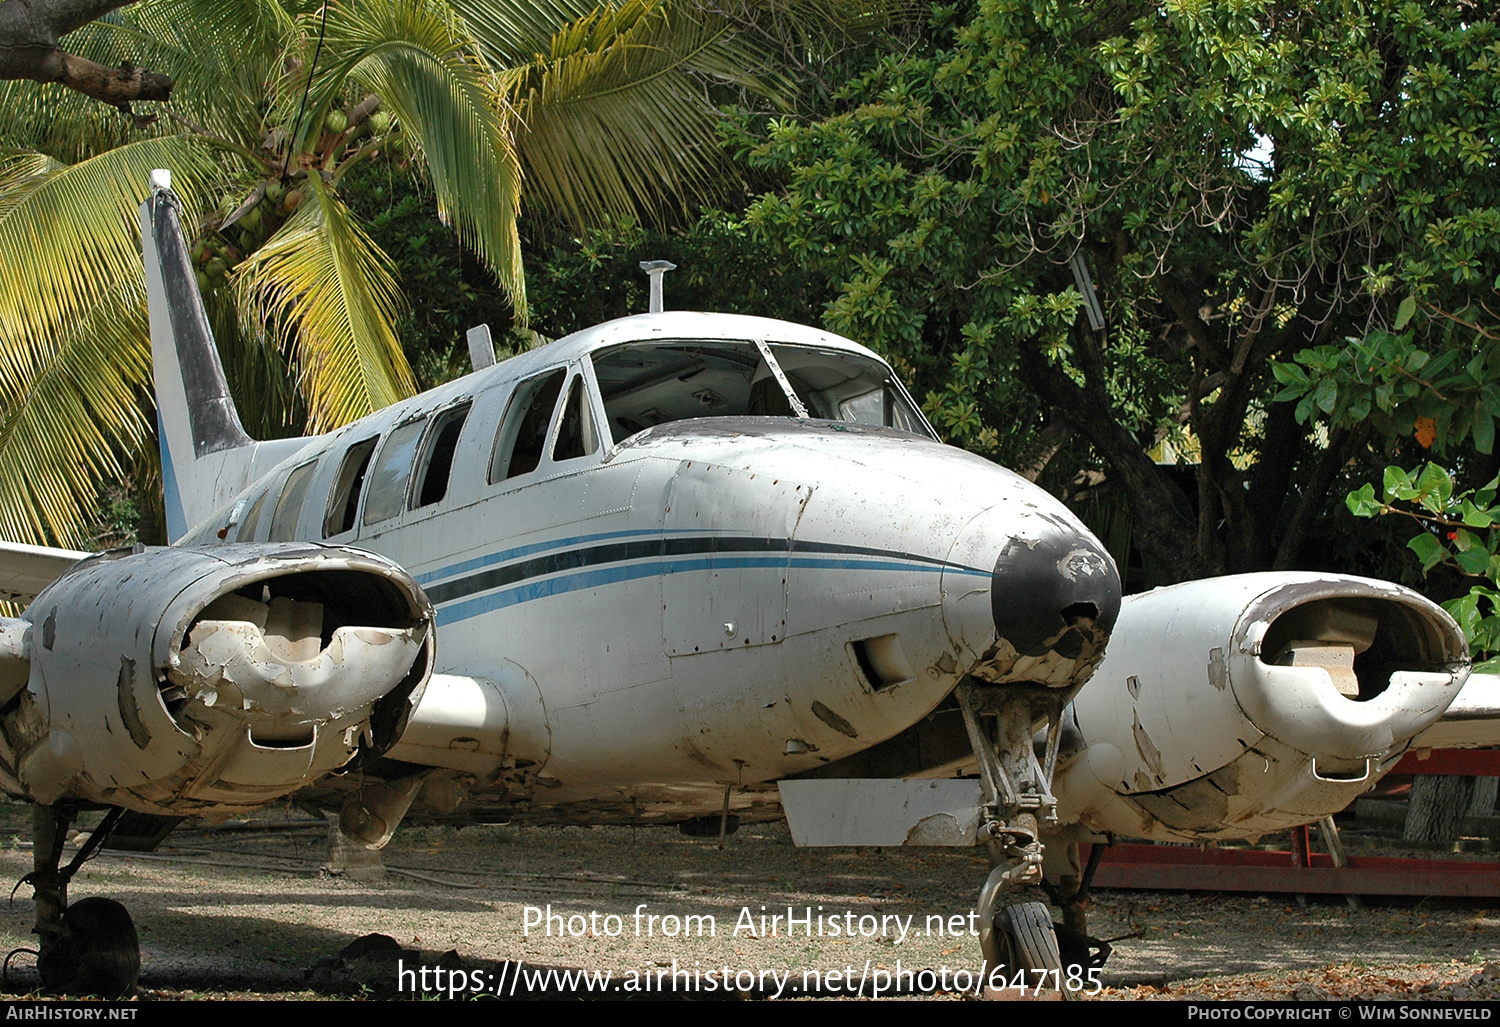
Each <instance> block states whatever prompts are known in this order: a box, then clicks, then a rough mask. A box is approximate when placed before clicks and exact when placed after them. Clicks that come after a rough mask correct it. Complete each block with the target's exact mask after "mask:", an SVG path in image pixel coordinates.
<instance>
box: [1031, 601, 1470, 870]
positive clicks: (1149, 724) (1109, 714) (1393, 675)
mask: <svg viewBox="0 0 1500 1027" xmlns="http://www.w3.org/2000/svg"><path fill="white" fill-rule="evenodd" d="M1468 670H1469V658H1468V646H1467V643H1466V642H1465V640H1464V637H1463V633H1462V632H1461V631H1460V630H1459V628H1458V625H1457V624H1455V623H1454V621H1453V619H1452V618H1451V617H1449V616H1448V615H1447V613H1445V612H1444V611H1443V610H1442V608H1441V607H1439V606H1437V605H1435V604H1434V603H1432V602H1430V601H1428V600H1427V599H1425V598H1423V597H1422V596H1420V595H1418V594H1417V593H1415V592H1412V591H1410V590H1408V589H1405V588H1402V587H1400V586H1399V585H1392V584H1389V583H1387V582H1379V581H1370V580H1367V579H1363V578H1350V577H1344V576H1338V575H1326V574H1246V575H1238V576H1232V577H1225V578H1214V579H1210V580H1205V581H1195V582H1189V583H1186V584H1182V585H1174V586H1171V587H1169V588H1160V589H1156V590H1155V591H1153V592H1149V593H1146V594H1144V595H1137V596H1129V597H1126V599H1125V601H1124V603H1123V605H1122V606H1121V609H1120V617H1119V621H1118V622H1117V624H1116V626H1115V631H1114V634H1113V636H1112V638H1111V639H1110V643H1109V649H1108V651H1107V652H1106V654H1105V657H1104V662H1103V663H1102V664H1101V666H1100V668H1099V670H1098V671H1097V672H1096V673H1095V674H1094V677H1093V678H1092V679H1091V680H1090V681H1089V682H1088V684H1087V685H1085V686H1084V688H1083V690H1082V691H1081V692H1080V693H1079V694H1078V697H1077V698H1076V699H1075V700H1074V704H1073V708H1072V717H1071V723H1070V724H1069V727H1070V728H1071V729H1072V730H1071V731H1070V734H1071V735H1072V743H1071V744H1070V745H1069V747H1068V750H1067V751H1065V753H1064V755H1065V757H1067V759H1066V762H1064V763H1062V764H1061V765H1060V766H1059V769H1058V772H1057V776H1056V778H1055V780H1054V784H1053V791H1054V793H1055V794H1056V795H1057V797H1058V813H1059V816H1060V819H1061V820H1062V822H1063V823H1064V824H1069V823H1077V824H1081V825H1082V826H1083V827H1084V828H1085V829H1086V830H1088V831H1092V832H1096V833H1100V834H1104V833H1109V834H1117V835H1125V836H1131V837H1143V838H1153V839H1167V840H1181V841H1207V840H1211V839H1236V838H1254V837H1257V836H1259V835H1260V834H1262V833H1264V832H1267V831H1273V830H1279V829H1283V828H1287V827H1292V826H1295V825H1298V824H1304V823H1308V822H1309V821H1313V820H1317V819H1319V818H1320V817H1323V816H1327V815H1328V814H1330V813H1332V812H1336V811H1338V810H1340V809H1343V808H1344V807H1345V806H1347V805H1348V804H1349V803H1350V802H1352V801H1354V799H1355V797H1356V796H1358V795H1359V794H1361V793H1362V792H1364V791H1366V790H1367V789H1368V788H1370V787H1371V786H1372V785H1373V784H1374V783H1375V782H1376V781H1377V780H1379V778H1380V777H1381V775H1383V774H1384V773H1385V772H1386V771H1387V770H1388V769H1390V767H1392V766H1394V764H1395V762H1396V761H1397V760H1398V759H1399V758H1400V756H1401V754H1402V753H1403V752H1404V751H1405V749H1406V747H1407V745H1408V743H1409V742H1410V741H1411V739H1412V738H1413V737H1414V736H1415V735H1416V734H1417V733H1418V732H1420V731H1422V730H1423V729H1424V728H1426V727H1428V726H1429V725H1430V724H1432V723H1433V722H1434V721H1435V720H1437V718H1438V717H1439V716H1441V715H1442V713H1443V711H1444V710H1446V709H1447V707H1448V704H1449V703H1451V702H1452V701H1453V698H1454V697H1455V696H1456V695H1457V694H1458V691H1459V689H1460V687H1462V685H1463V683H1464V680H1465V678H1466V677H1467V676H1468ZM1070 753H1071V755H1070Z"/></svg>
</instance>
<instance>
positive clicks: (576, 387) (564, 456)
mask: <svg viewBox="0 0 1500 1027" xmlns="http://www.w3.org/2000/svg"><path fill="white" fill-rule="evenodd" d="M598 448H599V437H598V435H597V434H596V433H595V431H594V411H593V407H592V405H591V404H590V403H589V401H588V392H587V390H586V389H585V388H584V383H583V375H581V374H575V375H574V376H573V386H572V388H570V389H569V390H568V403H567V406H565V407H564V408H563V417H562V424H560V425H559V426H558V429H557V441H556V442H555V443H553V445H552V459H553V460H573V459H576V458H577V457H580V456H588V455H589V454H590V453H592V452H593V451H594V450H596V449H598Z"/></svg>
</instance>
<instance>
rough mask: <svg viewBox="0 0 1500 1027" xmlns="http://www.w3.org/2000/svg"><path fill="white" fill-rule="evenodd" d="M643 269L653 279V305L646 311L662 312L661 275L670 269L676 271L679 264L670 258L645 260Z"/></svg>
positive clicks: (652, 312) (651, 312) (642, 265)
mask: <svg viewBox="0 0 1500 1027" xmlns="http://www.w3.org/2000/svg"><path fill="white" fill-rule="evenodd" d="M641 270H642V271H644V272H646V275H647V277H649V278H650V279H651V305H650V307H648V308H647V311H646V312H647V313H649V314H660V313H661V312H662V302H661V276H662V275H664V274H666V273H667V272H668V271H676V270H677V265H676V264H674V263H672V262H671V261H670V260H643V261H641Z"/></svg>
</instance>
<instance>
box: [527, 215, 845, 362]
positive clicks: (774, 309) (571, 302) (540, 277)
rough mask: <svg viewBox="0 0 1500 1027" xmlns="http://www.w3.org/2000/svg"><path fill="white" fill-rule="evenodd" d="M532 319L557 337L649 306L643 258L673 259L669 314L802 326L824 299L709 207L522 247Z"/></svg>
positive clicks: (733, 220)
mask: <svg viewBox="0 0 1500 1027" xmlns="http://www.w3.org/2000/svg"><path fill="white" fill-rule="evenodd" d="M528 253H529V254H534V255H533V256H531V258H530V259H531V267H532V271H531V278H530V282H531V290H532V315H533V320H532V323H533V325H534V326H535V327H536V328H537V329H538V330H539V331H540V332H541V333H542V334H544V335H545V336H547V337H550V338H557V337H560V336H563V335H566V334H568V333H569V332H575V331H578V330H579V329H581V328H587V327H589V326H590V325H594V324H599V323H601V322H604V321H608V320H611V319H613V318H617V317H624V316H626V315H627V314H639V313H641V312H642V311H644V310H645V309H646V305H647V299H648V282H647V279H646V276H645V275H644V274H643V273H642V272H641V269H640V262H641V261H643V260H668V261H671V262H672V263H674V264H676V265H677V270H675V271H672V272H669V273H668V274H667V276H666V278H665V280H664V282H663V293H664V300H665V305H666V307H667V308H668V309H669V310H712V311H722V312H725V313H735V314H754V315H758V316H761V317H776V318H782V319H785V320H790V321H798V322H803V323H806V322H807V321H809V320H813V319H814V317H815V313H814V312H815V310H816V309H817V308H819V307H820V306H821V305H822V302H823V301H824V299H825V296H824V294H823V293H822V292H820V291H819V283H818V282H817V281H816V280H815V279H813V278H812V277H811V276H809V275H807V274H806V273H805V272H803V271H801V270H800V269H799V268H797V267H796V266H795V265H792V264H790V263H789V262H788V261H786V260H785V259H784V258H782V257H781V256H780V255H779V254H777V253H776V252H775V250H774V249H773V248H770V247H767V246H763V245H759V244H757V243H756V242H755V241H754V240H753V239H751V238H750V236H749V232H748V230H747V229H746V227H745V225H744V223H743V221H742V220H740V219H739V218H737V217H736V216H734V215H732V214H729V213H726V212H724V211H710V212H708V213H706V214H704V215H702V217H700V218H699V220H698V221H697V222H696V223H694V224H693V225H692V226H690V227H689V228H686V229H683V230H678V231H665V230H661V229H654V228H649V227H646V226H643V225H641V224H638V223H636V222H626V223H624V224H618V225H610V226H605V227H600V228H596V229H592V230H589V231H585V232H582V233H579V234H576V235H567V234H561V233H559V234H558V235H557V236H556V237H554V238H551V239H548V240H546V241H545V242H544V243H541V244H533V247H532V248H531V249H529V250H528Z"/></svg>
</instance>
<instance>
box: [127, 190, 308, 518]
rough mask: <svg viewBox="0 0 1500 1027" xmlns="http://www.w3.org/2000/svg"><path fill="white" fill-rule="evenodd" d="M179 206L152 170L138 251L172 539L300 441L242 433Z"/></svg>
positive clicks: (164, 489)
mask: <svg viewBox="0 0 1500 1027" xmlns="http://www.w3.org/2000/svg"><path fill="white" fill-rule="evenodd" d="M181 210H182V203H181V201H180V200H178V198H177V196H176V194H174V193H173V192H172V189H171V177H170V175H169V174H168V173H167V172H165V171H156V172H153V173H152V176H151V195H150V196H148V197H147V198H146V202H145V203H142V204H141V253H142V256H143V258H144V259H145V264H146V303H147V308H148V309H149V311H150V314H151V360H152V364H153V369H154V375H155V379H156V427H157V437H158V438H159V439H160V442H161V470H162V486H163V491H164V493H165V497H164V498H165V501H166V502H165V505H166V511H167V535H168V539H169V541H172V542H175V541H177V540H178V539H179V538H181V537H182V536H183V535H184V534H186V532H187V530H188V529H189V528H191V527H192V526H193V525H194V524H196V523H197V522H198V521H200V520H202V519H203V518H204V517H206V516H207V515H208V514H209V513H210V512H212V511H213V510H214V508H215V507H216V506H218V505H219V503H221V502H223V500H224V499H225V498H226V496H229V495H233V494H234V493H236V492H238V491H239V490H240V489H243V488H244V487H245V486H246V485H248V484H249V483H250V481H251V480H253V479H252V475H253V474H254V475H258V474H259V473H263V472H264V471H265V469H266V468H267V467H268V466H269V465H270V464H271V463H274V462H275V461H276V460H279V459H281V458H282V457H284V456H285V455H286V454H287V453H288V452H289V450H290V448H291V447H296V448H300V446H301V444H302V443H303V441H304V440H283V441H282V442H280V443H257V442H255V441H253V440H252V439H251V438H250V437H249V436H248V435H246V434H245V429H244V427H243V426H242V425H241V423H240V415H239V412H238V411H237V410H235V407H234V399H233V398H232V397H231V396H230V395H229V386H228V383H227V382H226V381H225V379H224V367H223V365H222V364H221V363H220V362H219V352H218V350H217V349H216V348H215V346H214V337H213V332H212V330H210V328H209V326H208V313H207V311H206V310H204V307H203V297H202V296H201V295H200V294H199V292H198V283H197V281H196V279H195V278H194V275H193V264H192V260H191V258H190V257H189V255H188V247H187V240H186V239H184V238H183V234H182V221H181Z"/></svg>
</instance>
